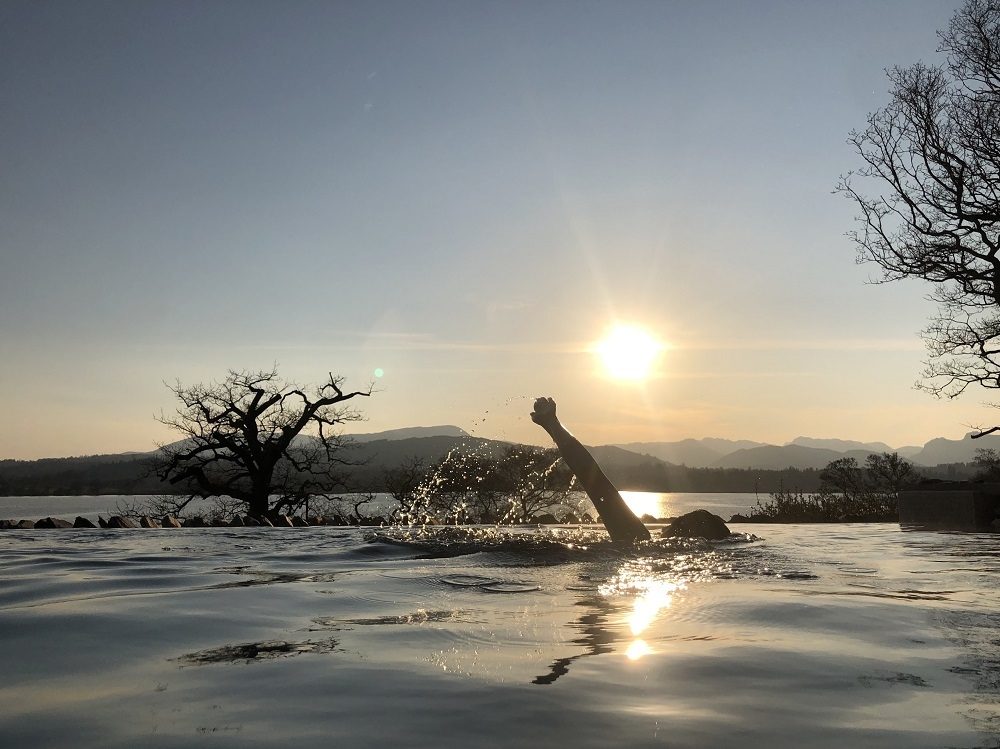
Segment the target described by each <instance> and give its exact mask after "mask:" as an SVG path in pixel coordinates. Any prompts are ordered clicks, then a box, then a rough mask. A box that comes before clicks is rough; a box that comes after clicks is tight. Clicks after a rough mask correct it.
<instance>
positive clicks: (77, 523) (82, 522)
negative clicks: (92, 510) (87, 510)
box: [73, 515, 97, 528]
mask: <svg viewBox="0 0 1000 749" xmlns="http://www.w3.org/2000/svg"><path fill="white" fill-rule="evenodd" d="M73 527H74V528H96V527H97V526H96V525H94V523H93V521H91V520H87V518H85V517H83V516H82V515H77V517H76V520H74V521H73Z"/></svg>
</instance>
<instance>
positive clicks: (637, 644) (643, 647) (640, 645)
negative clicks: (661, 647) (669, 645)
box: [625, 638, 653, 661]
mask: <svg viewBox="0 0 1000 749" xmlns="http://www.w3.org/2000/svg"><path fill="white" fill-rule="evenodd" d="M652 652H653V649H652V648H651V647H649V645H647V644H646V642H645V640H640V639H638V638H636V639H635V640H633V641H632V644H631V645H629V646H628V649H627V650H626V651H625V655H626V656H627V657H628V659H629V660H630V661H637V660H639V659H640V658H642V656H644V655H649V654H650V653H652Z"/></svg>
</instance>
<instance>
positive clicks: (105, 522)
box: [97, 515, 108, 528]
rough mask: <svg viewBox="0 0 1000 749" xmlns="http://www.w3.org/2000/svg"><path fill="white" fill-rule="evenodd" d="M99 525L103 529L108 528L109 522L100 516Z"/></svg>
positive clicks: (98, 517) (98, 518)
mask: <svg viewBox="0 0 1000 749" xmlns="http://www.w3.org/2000/svg"><path fill="white" fill-rule="evenodd" d="M97 524H98V525H99V526H101V527H102V528H107V527H108V521H107V520H105V519H104V518H102V517H101V516H100V515H98V516H97Z"/></svg>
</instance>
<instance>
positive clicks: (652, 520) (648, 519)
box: [639, 513, 659, 523]
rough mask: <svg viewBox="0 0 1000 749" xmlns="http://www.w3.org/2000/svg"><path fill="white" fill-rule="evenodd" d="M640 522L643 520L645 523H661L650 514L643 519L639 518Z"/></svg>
mask: <svg viewBox="0 0 1000 749" xmlns="http://www.w3.org/2000/svg"><path fill="white" fill-rule="evenodd" d="M639 520H641V521H642V522H643V523H656V522H659V521H657V519H656V518H654V517H653V516H652V515H650V514H649V513H646V514H644V515H643V516H642V517H641V518H639Z"/></svg>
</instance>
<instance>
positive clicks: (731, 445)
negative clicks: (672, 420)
mask: <svg viewBox="0 0 1000 749" xmlns="http://www.w3.org/2000/svg"><path fill="white" fill-rule="evenodd" d="M762 445H764V443H763V442H751V441H750V440H724V439H717V438H713V437H708V438H705V439H700V440H695V439H686V440H679V441H677V442H628V443H624V444H617V445H614V447H620V448H622V449H623V450H630V451H631V452H635V453H640V454H643V455H652V456H653V457H654V458H659V459H660V460H663V461H666V462H667V463H673V464H675V465H686V466H688V467H690V468H709V467H711V466H713V465H715V464H716V462H717V461H718V460H719V459H720V458H723V457H725V456H726V455H729V454H730V453H733V452H735V451H737V450H743V449H747V448H752V447H760V446H762Z"/></svg>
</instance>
